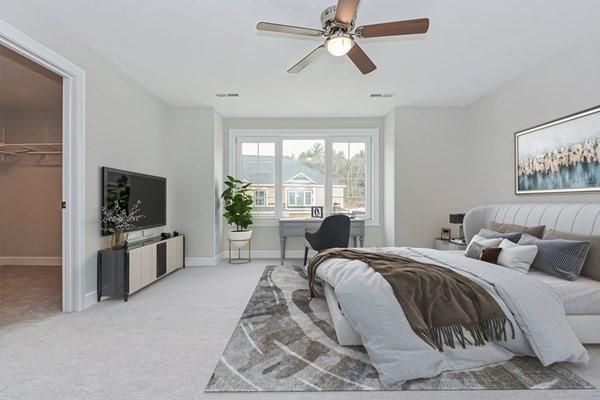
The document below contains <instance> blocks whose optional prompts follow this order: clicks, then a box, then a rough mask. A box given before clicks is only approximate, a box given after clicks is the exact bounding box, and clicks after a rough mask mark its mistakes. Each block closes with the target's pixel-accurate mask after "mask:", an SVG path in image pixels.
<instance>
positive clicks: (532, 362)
mask: <svg viewBox="0 0 600 400" xmlns="http://www.w3.org/2000/svg"><path fill="white" fill-rule="evenodd" d="M307 296H308V290H307V283H306V274H305V273H304V271H303V269H302V268H301V267H290V266H268V267H267V268H266V269H265V271H264V273H263V275H262V277H261V279H260V281H259V283H258V286H257V287H256V290H255V291H254V294H253V295H252V298H251V299H250V302H249V303H248V306H247V307H246V310H245V311H244V314H243V315H242V318H241V320H240V322H239V324H238V326H237V327H236V329H235V331H234V332H233V336H232V337H231V340H230V341H229V343H228V345H227V347H226V348H225V352H224V353H223V356H222V357H221V360H220V361H219V363H218V365H217V367H216V369H215V371H214V373H213V375H212V377H211V378H210V381H209V383H208V386H207V387H206V391H207V392H254V391H282V392H291V391H302V392H303V391H356V390H502V389H507V390H508V389H511V390H519V389H593V388H594V387H593V386H592V385H590V384H589V383H587V382H586V381H584V380H583V379H581V378H580V377H579V376H577V375H575V374H574V373H572V372H571V371H569V370H568V369H567V368H566V367H565V366H563V365H553V366H551V367H547V368H545V367H543V366H542V365H541V364H540V363H539V361H538V360H537V359H534V358H529V357H518V358H514V359H512V360H510V361H508V362H505V363H502V364H498V365H493V366H487V367H483V368H478V369H474V370H468V371H460V372H446V373H443V374H441V375H439V376H437V377H435V378H431V379H418V380H413V381H409V382H406V383H404V384H402V385H398V386H395V387H384V386H383V385H382V384H381V383H380V381H379V379H378V377H377V371H376V370H375V368H374V367H373V365H372V364H371V362H370V360H369V356H368V355H367V353H366V352H365V349H364V348H363V347H362V346H353V347H347V346H340V345H338V344H337V341H336V336H335V331H334V329H333V325H332V323H331V319H330V316H329V311H328V310H327V304H326V303H325V300H322V299H314V300H313V301H311V302H310V303H308V299H307Z"/></svg>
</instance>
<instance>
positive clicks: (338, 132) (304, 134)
mask: <svg viewBox="0 0 600 400" xmlns="http://www.w3.org/2000/svg"><path fill="white" fill-rule="evenodd" d="M284 140H323V141H324V142H325V204H324V213H325V215H330V214H331V212H332V204H331V203H332V193H331V192H332V190H331V178H332V177H331V174H330V171H331V169H332V152H333V143H344V142H354V143H356V142H364V143H365V144H366V152H367V168H366V183H365V186H366V189H365V192H366V193H365V194H366V199H365V203H366V210H367V211H368V217H367V218H366V219H365V220H366V224H367V225H369V226H377V225H379V202H378V199H377V197H376V194H377V193H378V192H379V190H378V189H379V162H378V160H379V129H377V128H364V129H271V128H265V129H230V130H229V173H230V174H231V175H234V176H239V173H240V170H239V167H240V166H239V163H238V162H237V158H238V155H239V154H241V149H242V143H274V144H275V166H276V167H275V182H274V184H275V213H274V215H255V216H254V225H256V226H277V225H278V221H279V219H280V218H281V216H282V215H283V211H284V207H283V200H284V199H283V196H287V193H286V192H285V191H284V185H283V182H282V165H283V141H284ZM313 196H314V193H313ZM313 198H314V197H313ZM285 203H286V204H287V198H285Z"/></svg>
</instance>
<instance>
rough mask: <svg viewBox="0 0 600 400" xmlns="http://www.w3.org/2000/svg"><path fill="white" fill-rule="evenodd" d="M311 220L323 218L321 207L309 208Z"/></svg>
mask: <svg viewBox="0 0 600 400" xmlns="http://www.w3.org/2000/svg"><path fill="white" fill-rule="evenodd" d="M310 216H311V218H323V207H321V206H313V207H311V208H310Z"/></svg>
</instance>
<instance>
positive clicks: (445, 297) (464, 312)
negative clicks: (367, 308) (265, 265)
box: [308, 249, 514, 351]
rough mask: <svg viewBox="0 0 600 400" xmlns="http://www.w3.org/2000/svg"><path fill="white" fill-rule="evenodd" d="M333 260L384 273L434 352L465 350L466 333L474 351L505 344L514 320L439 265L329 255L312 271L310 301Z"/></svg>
mask: <svg viewBox="0 0 600 400" xmlns="http://www.w3.org/2000/svg"><path fill="white" fill-rule="evenodd" d="M331 258H344V259H348V260H359V261H362V262H364V263H366V264H368V265H369V266H370V267H371V268H373V269H374V270H375V271H376V272H379V273H380V274H381V275H382V276H383V277H384V278H385V280H386V281H388V283H389V284H390V285H391V286H392V289H393V290H394V295H395V296H396V298H397V299H398V303H400V306H402V309H403V310H404V314H405V315H406V318H407V319H408V322H409V323H410V326H411V327H412V329H413V331H414V332H415V333H416V334H417V335H418V336H419V337H420V338H421V339H423V340H424V341H425V342H426V343H427V344H429V345H430V346H432V347H433V348H435V349H437V350H439V351H443V345H444V344H446V345H447V346H450V347H451V348H454V341H455V340H457V341H458V342H459V343H460V344H461V346H462V347H463V348H464V347H465V342H469V343H471V341H470V340H468V339H467V338H465V334H464V331H465V330H466V331H468V332H469V333H470V334H471V336H472V337H473V339H474V343H472V344H473V345H475V346H481V345H484V344H485V343H486V342H489V341H500V340H506V329H505V326H506V323H507V322H508V323H509V325H510V327H511V330H512V336H513V339H514V328H513V326H512V323H511V322H510V320H508V319H507V318H506V316H505V315H504V312H503V311H502V309H501V308H500V306H498V303H496V301H495V300H494V298H493V297H492V296H490V294H489V293H488V292H487V291H486V290H485V289H483V288H482V287H480V286H479V285H477V284H476V283H475V282H473V281H471V280H470V279H468V278H466V277H465V276H463V275H461V274H459V273H457V272H454V271H452V270H450V269H446V268H442V267H439V266H437V265H432V264H424V263H420V262H417V261H415V260H412V259H410V258H406V257H401V256H397V255H392V254H383V253H373V252H367V251H361V250H351V249H330V250H326V251H323V252H321V253H319V254H317V255H316V256H315V257H313V258H312V260H311V261H310V263H309V265H308V275H309V288H310V296H311V298H312V297H315V295H316V292H315V286H314V285H315V278H316V277H315V273H316V270H317V267H318V266H319V265H320V264H321V263H322V262H324V261H325V260H329V259H331Z"/></svg>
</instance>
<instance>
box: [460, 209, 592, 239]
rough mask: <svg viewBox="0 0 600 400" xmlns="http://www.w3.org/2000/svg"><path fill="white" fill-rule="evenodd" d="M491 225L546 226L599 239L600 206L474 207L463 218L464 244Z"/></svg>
mask: <svg viewBox="0 0 600 400" xmlns="http://www.w3.org/2000/svg"><path fill="white" fill-rule="evenodd" d="M491 221H495V222H499V223H508V224H516V225H524V226H537V225H545V226H546V229H555V230H557V231H562V232H571V233H579V234H584V235H589V234H593V235H600V204H598V203H587V204H583V203H515V204H494V205H489V206H482V207H477V208H474V209H472V210H470V211H469V212H468V213H467V214H466V215H465V219H464V229H465V236H466V238H467V241H469V240H471V238H472V237H473V236H474V235H475V234H477V232H479V230H480V229H481V228H483V227H485V226H486V225H487V224H488V223H489V222H491Z"/></svg>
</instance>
